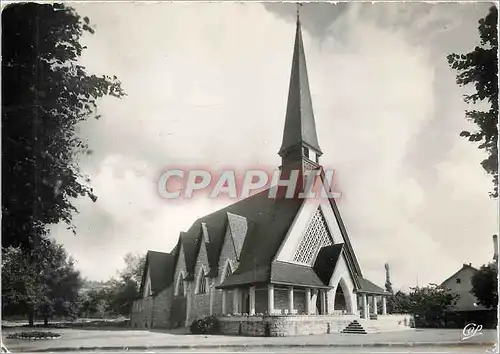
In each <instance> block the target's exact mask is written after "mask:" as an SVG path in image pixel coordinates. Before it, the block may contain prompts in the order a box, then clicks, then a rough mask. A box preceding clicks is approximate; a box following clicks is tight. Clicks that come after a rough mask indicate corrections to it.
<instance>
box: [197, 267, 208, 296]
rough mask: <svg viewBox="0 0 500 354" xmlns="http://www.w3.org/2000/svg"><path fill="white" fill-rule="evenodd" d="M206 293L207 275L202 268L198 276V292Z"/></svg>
mask: <svg viewBox="0 0 500 354" xmlns="http://www.w3.org/2000/svg"><path fill="white" fill-rule="evenodd" d="M206 293H207V277H206V276H205V272H204V271H203V270H202V271H201V274H200V278H199V280H198V294H206Z"/></svg>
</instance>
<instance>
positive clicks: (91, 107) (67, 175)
mask: <svg viewBox="0 0 500 354" xmlns="http://www.w3.org/2000/svg"><path fill="white" fill-rule="evenodd" d="M85 32H88V33H94V30H93V29H92V28H91V26H90V22H89V19H88V18H87V17H84V18H81V17H80V16H78V14H76V13H75V11H74V10H73V9H71V8H69V7H67V6H66V5H62V4H52V5H48V4H35V3H23V4H11V5H8V6H7V7H5V8H4V9H3V12H2V246H5V247H8V246H21V247H22V248H23V249H24V250H30V249H34V245H33V244H32V242H37V241H36V239H39V238H40V237H41V236H44V235H45V234H46V225H48V224H54V223H58V222H60V221H64V222H65V223H67V224H68V227H69V228H71V229H72V230H73V232H74V231H75V230H74V226H73V224H72V214H73V213H74V212H77V210H76V208H75V206H74V205H73V199H74V198H76V197H79V196H89V197H90V198H92V199H93V200H94V201H95V199H96V196H95V195H94V194H93V191H92V188H90V187H89V185H88V182H89V180H88V178H86V176H84V175H83V174H82V172H81V171H80V170H79V168H78V156H79V155H80V154H82V153H90V151H89V149H88V146H87V145H86V143H85V142H84V141H83V140H82V139H81V138H80V137H79V136H78V134H77V130H76V129H77V125H78V124H79V123H80V122H82V121H84V120H86V119H88V118H89V117H92V116H95V108H96V102H97V100H98V99H99V98H100V97H103V96H106V95H111V96H115V97H122V96H123V95H124V93H123V91H122V89H121V86H120V82H119V81H118V80H117V78H116V77H112V78H111V77H108V76H100V77H98V76H95V75H89V74H88V73H87V72H86V70H85V67H83V66H81V65H79V64H78V62H77V60H78V59H79V57H80V56H81V54H82V51H83V50H84V49H85V48H84V47H83V46H82V45H81V44H80V38H81V36H82V35H83V34H84V33H85ZM95 118H98V116H95Z"/></svg>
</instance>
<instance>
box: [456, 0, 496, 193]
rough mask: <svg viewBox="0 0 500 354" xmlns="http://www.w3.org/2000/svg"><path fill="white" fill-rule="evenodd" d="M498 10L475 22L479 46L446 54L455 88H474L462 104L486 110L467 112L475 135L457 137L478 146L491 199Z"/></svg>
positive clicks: (494, 145)
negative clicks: (475, 128) (484, 155)
mask: <svg viewBox="0 0 500 354" xmlns="http://www.w3.org/2000/svg"><path fill="white" fill-rule="evenodd" d="M497 21H498V9H497V8H496V6H492V7H491V8H490V10H489V13H488V15H487V16H486V17H485V18H483V19H481V20H479V27H478V29H479V37H480V39H481V42H480V45H479V46H477V47H476V48H475V49H474V50H473V51H472V52H470V53H467V54H455V53H454V54H450V55H448V63H449V64H450V66H451V68H453V69H455V70H456V71H458V75H457V84H459V85H460V86H467V85H474V88H475V91H476V92H475V93H473V94H470V95H465V96H464V100H465V102H466V103H473V104H476V103H478V102H485V103H486V104H487V106H488V107H489V109H488V110H470V111H469V110H468V111H466V112H465V116H466V117H467V119H468V120H469V121H472V122H474V123H475V124H476V125H477V126H478V128H479V129H478V131H476V132H469V131H463V132H461V133H460V136H462V137H465V138H467V139H468V140H469V141H471V142H475V143H479V146H478V147H479V148H480V149H483V150H485V151H486V152H487V154H488V157H487V158H486V159H485V160H483V161H482V162H481V165H482V166H483V168H484V169H485V170H486V172H488V173H489V174H491V175H492V176H493V185H494V189H493V192H492V193H490V195H491V196H492V197H495V198H496V197H498V147H497V142H498V127H497V125H498V33H497Z"/></svg>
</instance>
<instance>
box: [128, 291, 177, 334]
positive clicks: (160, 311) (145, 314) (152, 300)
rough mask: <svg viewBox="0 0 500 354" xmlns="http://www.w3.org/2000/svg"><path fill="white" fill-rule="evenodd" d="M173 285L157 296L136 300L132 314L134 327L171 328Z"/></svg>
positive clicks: (131, 319) (131, 323)
mask: <svg viewBox="0 0 500 354" xmlns="http://www.w3.org/2000/svg"><path fill="white" fill-rule="evenodd" d="M172 295H173V287H169V288H167V289H165V290H163V291H162V292H160V293H159V294H158V295H157V296H154V297H153V296H149V297H146V298H143V299H139V300H136V301H135V302H134V304H133V307H132V313H131V314H130V326H131V327H132V328H140V329H148V328H170V308H171V307H170V304H171V302H172Z"/></svg>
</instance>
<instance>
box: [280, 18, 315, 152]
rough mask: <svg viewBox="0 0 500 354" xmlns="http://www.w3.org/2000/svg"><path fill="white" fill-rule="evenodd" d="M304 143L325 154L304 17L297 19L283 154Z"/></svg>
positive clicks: (282, 146) (282, 147)
mask: <svg viewBox="0 0 500 354" xmlns="http://www.w3.org/2000/svg"><path fill="white" fill-rule="evenodd" d="M303 143H304V144H306V145H309V146H310V147H312V148H314V149H315V150H317V151H318V153H319V154H320V155H321V154H322V152H321V149H320V147H319V143H318V136H317V134H316V123H315V122H314V114H313V107H312V100H311V92H310V90H309V79H308V77H307V66H306V56H305V53H304V44H303V43H302V31H301V26H300V21H299V20H298V19H297V31H296V34H295V45H294V49H293V60H292V72H291V75H290V87H289V91H288V103H287V108H286V118H285V129H284V132H283V142H282V145H281V149H280V155H281V154H283V153H286V151H288V150H290V149H291V148H294V147H295V146H297V145H299V146H300V145H302V144H303Z"/></svg>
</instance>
